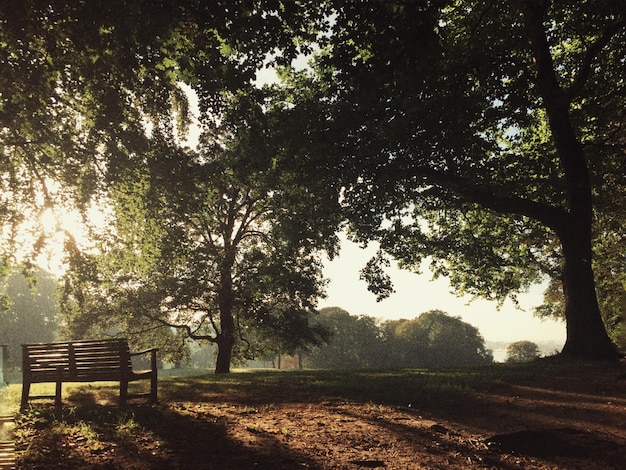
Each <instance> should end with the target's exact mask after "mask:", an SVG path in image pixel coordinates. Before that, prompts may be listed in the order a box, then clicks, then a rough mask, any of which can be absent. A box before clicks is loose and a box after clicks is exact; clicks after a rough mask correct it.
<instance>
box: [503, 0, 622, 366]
mask: <svg viewBox="0 0 626 470" xmlns="http://www.w3.org/2000/svg"><path fill="white" fill-rule="evenodd" d="M515 3H517V4H518V5H519V7H520V8H521V12H522V15H523V17H524V23H525V26H526V33H527V35H528V40H529V43H530V49H531V53H532V56H533V60H534V64H535V67H536V70H537V77H536V84H537V87H538V90H539V92H540V94H541V97H542V99H543V104H544V107H545V110H546V113H547V116H548V122H549V126H550V130H551V132H552V138H553V139H554V144H555V147H556V150H557V154H558V156H559V160H560V162H561V165H562V170H563V172H564V175H565V184H566V188H567V209H568V210H567V212H566V214H565V215H564V216H563V218H562V219H560V220H559V221H552V222H553V223H552V224H551V226H552V228H554V229H555V230H556V232H557V234H558V236H559V238H560V240H561V246H562V247H563V257H564V268H563V277H562V281H563V292H564V294H565V320H566V323H567V340H566V343H565V347H564V348H563V355H564V356H568V357H572V358H576V359H589V360H606V359H613V360H614V359H616V358H617V351H616V348H615V347H614V345H613V344H612V343H611V340H610V338H609V336H608V335H607V333H606V328H605V326H604V323H603V322H602V317H601V315H600V308H599V306H598V299H597V297H596V291H595V281H594V277H593V269H592V267H591V259H592V256H593V250H592V241H591V224H592V220H593V200H592V191H591V179H590V176H589V169H588V167H587V161H586V159H585V154H584V151H583V147H582V145H581V143H580V141H579V140H578V136H577V134H576V132H575V130H574V127H573V125H572V120H571V116H570V108H571V101H572V99H573V96H574V95H573V93H574V92H575V91H576V90H572V89H564V88H562V86H561V85H560V82H559V78H558V76H557V69H556V67H555V64H554V62H553V60H552V51H551V49H550V45H549V43H548V35H547V33H546V25H545V24H544V23H545V15H546V12H547V10H548V8H549V6H550V2H546V1H544V0H526V1H517V2H515ZM581 78H584V77H581Z"/></svg>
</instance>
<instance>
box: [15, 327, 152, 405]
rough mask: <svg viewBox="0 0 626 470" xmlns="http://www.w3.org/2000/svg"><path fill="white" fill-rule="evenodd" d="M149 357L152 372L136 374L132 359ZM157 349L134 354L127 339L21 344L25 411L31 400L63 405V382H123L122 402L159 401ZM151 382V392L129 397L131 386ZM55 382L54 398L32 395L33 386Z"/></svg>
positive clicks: (121, 386) (121, 384) (121, 389)
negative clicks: (45, 400) (132, 399)
mask: <svg viewBox="0 0 626 470" xmlns="http://www.w3.org/2000/svg"><path fill="white" fill-rule="evenodd" d="M148 353H149V354H150V366H151V367H150V370H142V371H133V367H132V363H131V357H133V356H137V355H141V354H148ZM156 353H157V349H155V348H153V349H147V350H145V351H140V352H135V353H131V352H130V349H129V347H128V341H127V340H126V339H102V340H85V341H63V342H57V343H38V344H23V345H22V375H23V380H22V409H24V408H25V407H26V406H27V404H28V400H29V398H31V399H39V398H54V399H55V404H56V405H57V406H61V385H62V384H63V382H101V381H115V382H119V383H120V403H121V404H124V403H125V402H126V400H127V399H129V398H149V399H150V402H152V403H156V402H157V364H156ZM144 379H145V380H150V393H141V394H134V395H129V394H128V383H129V382H133V381H136V380H144ZM44 382H54V383H56V392H55V394H54V395H40V396H30V385H31V384H33V383H44Z"/></svg>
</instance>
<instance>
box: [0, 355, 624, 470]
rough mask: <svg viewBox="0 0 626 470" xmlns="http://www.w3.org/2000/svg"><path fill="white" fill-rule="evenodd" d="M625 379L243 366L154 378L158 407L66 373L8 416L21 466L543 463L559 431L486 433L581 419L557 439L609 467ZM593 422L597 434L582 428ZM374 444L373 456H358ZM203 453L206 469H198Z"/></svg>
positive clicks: (545, 372)
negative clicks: (57, 389) (518, 440)
mask: <svg viewBox="0 0 626 470" xmlns="http://www.w3.org/2000/svg"><path fill="white" fill-rule="evenodd" d="M623 378H624V370H623V368H622V366H598V365H595V364H580V363H575V364H571V363H560V362H555V361H549V360H543V361H538V362H535V363H532V364H521V365H504V364H496V365H491V366H486V367H480V368H455V369H437V370H385V371H308V370H307V371H275V370H271V371H269V370H241V371H236V372H234V373H231V374H228V375H219V376H216V375H213V374H210V375H200V376H189V375H187V376H181V377H176V376H170V377H161V378H160V379H159V400H160V404H158V405H155V406H149V405H147V404H145V403H143V402H141V401H136V402H134V403H132V404H130V405H128V406H124V407H120V406H117V398H118V393H119V392H118V384H117V383H89V384H66V385H64V390H63V401H64V404H63V408H62V410H60V411H59V410H55V409H54V406H53V404H52V401H43V400H41V401H34V402H32V404H31V405H30V406H29V409H28V410H26V412H25V413H24V414H17V417H16V426H15V429H14V435H15V439H16V443H17V450H18V463H20V464H21V465H22V466H23V468H46V467H48V466H58V465H61V463H62V462H64V463H63V465H66V467H65V468H99V467H97V465H95V462H96V461H98V462H107V465H108V466H107V467H106V468H137V469H144V468H234V469H236V468H251V466H252V467H255V468H266V467H264V466H263V465H267V468H294V466H297V467H304V468H320V469H325V468H356V467H354V466H352V467H351V466H350V465H352V463H351V462H361V461H362V462H366V463H364V464H363V466H366V467H372V466H374V465H375V464H376V465H377V462H378V463H380V462H382V463H384V464H385V465H384V466H385V467H386V468H423V467H422V466H415V467H411V466H410V465H409V466H408V467H407V466H406V465H407V462H410V461H411V460H408V459H415V458H416V456H419V455H420V454H422V453H423V455H422V456H421V457H420V459H421V460H420V461H422V462H430V464H428V465H431V466H432V468H442V467H441V466H443V467H446V465H448V464H445V462H446V461H448V462H449V464H450V465H453V464H454V462H455V460H454V459H461V460H459V462H461V461H462V462H465V463H467V462H473V460H472V459H477V460H476V462H475V463H476V466H475V468H484V465H485V462H490V461H491V465H492V466H493V467H494V468H500V467H501V468H553V467H554V465H555V462H556V463H557V464H558V462H561V460H562V459H571V458H576V459H579V460H580V458H581V455H582V454H580V455H578V454H576V455H574V454H575V453H574V452H573V451H572V452H570V450H571V449H573V447H572V448H571V449H570V447H569V446H568V445H565V444H562V443H561V441H560V440H555V442H556V444H554V446H555V449H557V450H558V452H557V455H554V456H549V457H550V458H547V460H546V458H543V457H542V456H540V455H539V456H537V455H531V456H529V457H524V456H523V455H522V456H521V455H520V452H519V451H517V452H516V451H515V450H513V451H511V452H509V453H507V452H496V450H494V449H493V448H491V447H489V446H487V445H486V444H484V442H485V439H487V438H488V437H489V436H490V435H492V434H497V433H500V432H503V431H508V430H510V431H519V430H520V429H521V430H524V429H538V430H539V431H537V432H546V431H545V430H546V429H552V428H554V429H557V430H561V429H568V430H571V429H578V428H580V433H583V434H580V433H579V434H576V435H574V436H571V435H568V436H566V438H563V439H562V440H563V441H564V442H565V441H568V442H574V441H575V442H576V443H577V446H576V448H580V449H586V448H587V447H588V448H589V449H599V450H598V452H600V451H601V452H602V454H603V457H602V458H603V459H604V460H602V459H600V460H598V459H599V457H598V456H589V462H599V463H598V465H600V466H598V467H597V468H612V467H611V462H613V460H616V461H621V459H622V458H623V457H624V456H623V455H621V454H619V452H618V451H617V450H615V452H618V454H619V455H618V456H615V455H613V454H612V452H613V450H614V447H613V442H614V441H616V440H617V441H619V439H620V438H622V437H623V435H624V434H626V414H625V413H624V405H626V400H625V399H624V397H623V396H624V394H623V393H621V392H620V390H621V388H622V387H623V386H624V383H623V382H621V381H623ZM131 385H132V387H133V388H142V389H146V388H147V386H148V385H147V383H141V382H137V383H134V384H131ZM625 389H626V387H625ZM32 393H33V394H37V395H38V394H53V393H54V384H34V385H33V388H32ZM20 394H21V385H20V384H12V385H9V386H8V387H5V388H3V389H1V391H0V405H1V407H2V414H13V413H17V412H18V409H19V399H20ZM616 410H618V411H616ZM611 420H613V421H614V423H608V421H611ZM620 423H621V424H620ZM594 426H596V427H597V433H594V434H593V436H591V435H588V434H585V433H589V432H590V431H589V430H590V429H594ZM567 432H570V431H567ZM549 436H550V439H552V438H553V437H554V438H555V439H556V437H555V436H556V435H554V432H552V431H550V434H549ZM581 436H582V437H581ZM583 438H585V439H587V438H588V439H590V440H589V442H588V443H586V441H584V442H583V441H580V442H579V440H580V439H583ZM540 439H541V440H542V441H545V440H546V439H547V438H546V436H545V435H541V436H540ZM583 440H584V439H583ZM317 441H319V442H317ZM366 441H367V442H368V444H367V445H365V444H362V442H366ZM202 442H205V444H202ZM209 442H210V443H211V445H210V446H209V447H206V445H208V444H206V443H209ZM355 442H359V443H361V444H358V445H356V444H355ZM431 447H432V449H435V450H437V452H439V453H441V455H439V454H436V453H435V455H433V452H434V451H433V450H428V449H431ZM328 449H330V451H329V450H328ZM563 449H565V450H563ZM615 449H617V448H615ZM374 451H376V457H377V458H376V459H372V458H370V459H369V460H368V459H364V458H363V455H365V456H368V457H371V456H372V455H373V452H374ZM324 452H326V453H327V454H325V455H324V456H322V455H321V454H322V453H324ZM328 452H330V454H328ZM620 452H621V451H620ZM530 453H531V454H532V449H531V452H530ZM544 453H545V452H544ZM465 454H467V455H465ZM563 454H572V455H563ZM392 455H393V456H394V457H391V456H392ZM585 455H586V454H585ZM209 458H210V459H211V460H212V461H213V462H214V464H215V466H210V467H203V463H204V464H206V460H207V459H209ZM542 458H543V460H542ZM403 459H404V460H403ZM451 459H452V460H451ZM467 459H469V460H467ZM490 459H491V460H490ZM555 459H556V460H555ZM558 459H561V460H558ZM607 459H608V460H607ZM326 461H328V462H331V463H324V462H326ZM368 462H369V463H368ZM480 462H482V463H480ZM512 462H513V463H512ZM514 462H519V464H515V463H514ZM568 462H569V461H568ZM584 462H585V465H586V468H596V467H593V466H588V465H587V463H589V462H587V461H584ZM382 463H381V464H380V465H381V466H382ZM457 463H458V462H457ZM218 464H219V465H218ZM220 465H221V467H220ZM428 465H424V466H425V467H426V468H428ZM481 465H483V466H482V467H481ZM594 465H595V464H594ZM438 466H439V467H438ZM464 466H466V467H467V468H474V466H473V465H465V464H464ZM60 468H63V467H60ZM557 468H558V465H557ZM581 468H582V467H581ZM616 468H617V467H616Z"/></svg>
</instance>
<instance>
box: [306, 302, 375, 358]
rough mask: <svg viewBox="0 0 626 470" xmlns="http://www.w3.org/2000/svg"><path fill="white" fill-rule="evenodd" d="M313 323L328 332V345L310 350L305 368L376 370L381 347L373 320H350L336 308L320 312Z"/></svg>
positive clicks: (348, 316) (351, 317)
mask: <svg viewBox="0 0 626 470" xmlns="http://www.w3.org/2000/svg"><path fill="white" fill-rule="evenodd" d="M316 321H317V322H318V323H319V324H320V325H322V326H323V327H324V328H325V329H327V330H328V332H329V338H328V343H327V344H325V345H321V346H319V347H318V348H313V350H312V351H311V353H310V354H308V355H307V356H306V362H305V364H306V365H307V366H308V367H312V368H315V369H366V368H375V367H378V365H379V361H378V356H379V353H380V351H381V347H382V343H381V340H380V334H379V328H378V324H377V322H376V320H375V319H374V318H372V317H368V316H366V315H359V316H353V315H350V314H349V313H348V312H347V311H345V310H343V309H341V308H338V307H327V308H323V309H321V310H320V313H319V316H318V318H317V319H316Z"/></svg>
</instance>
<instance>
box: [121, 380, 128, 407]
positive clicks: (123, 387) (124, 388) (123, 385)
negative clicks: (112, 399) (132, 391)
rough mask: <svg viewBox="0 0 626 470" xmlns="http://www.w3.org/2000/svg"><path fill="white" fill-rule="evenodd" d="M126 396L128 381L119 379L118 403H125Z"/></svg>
mask: <svg viewBox="0 0 626 470" xmlns="http://www.w3.org/2000/svg"><path fill="white" fill-rule="evenodd" d="M127 398H128V381H126V380H120V405H124V404H126V399H127Z"/></svg>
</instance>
